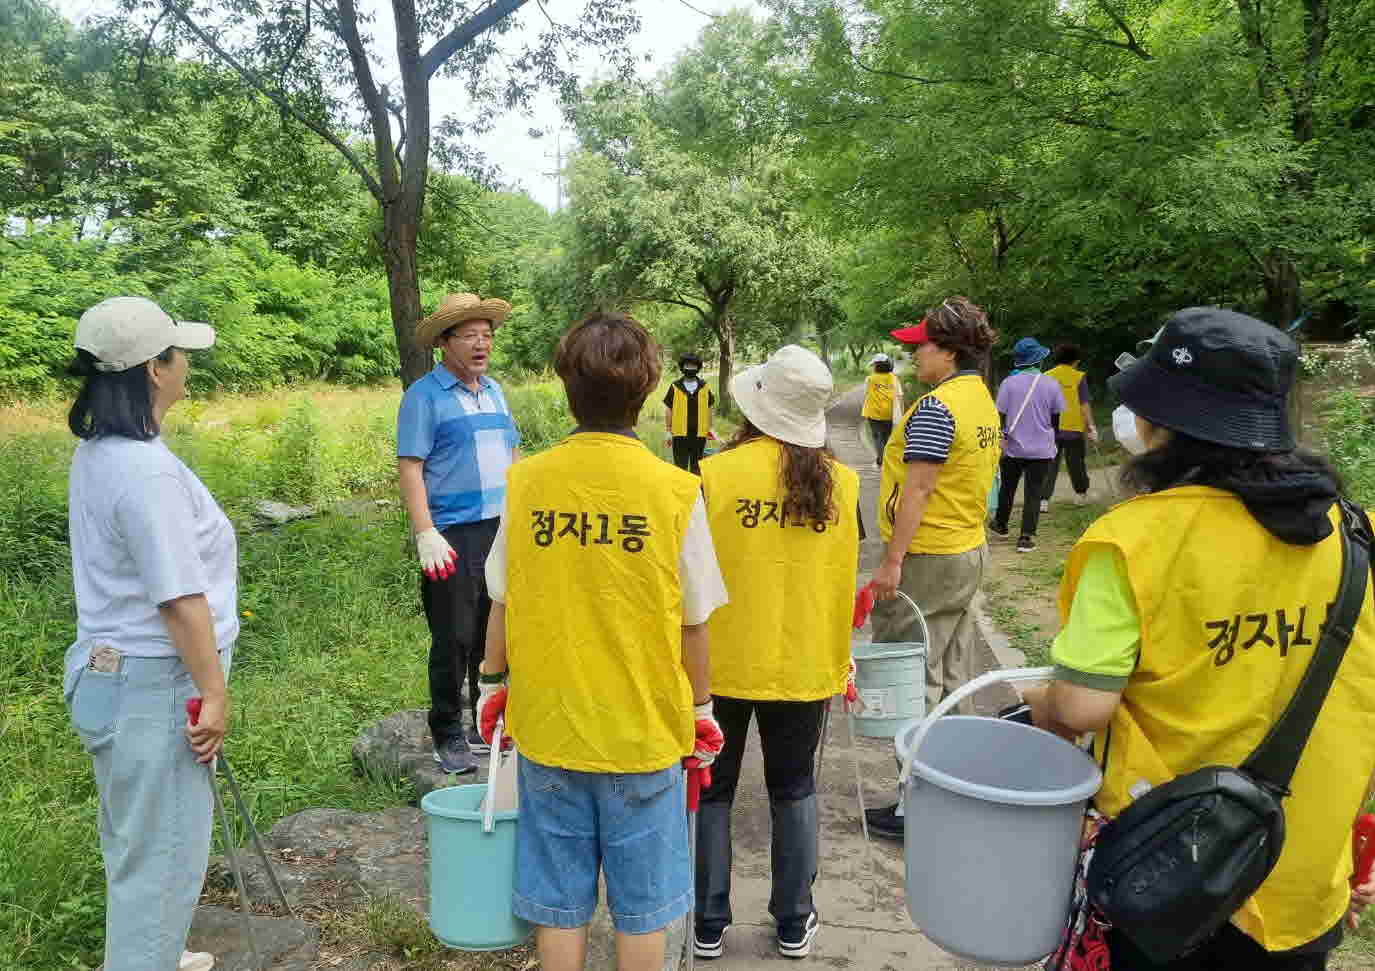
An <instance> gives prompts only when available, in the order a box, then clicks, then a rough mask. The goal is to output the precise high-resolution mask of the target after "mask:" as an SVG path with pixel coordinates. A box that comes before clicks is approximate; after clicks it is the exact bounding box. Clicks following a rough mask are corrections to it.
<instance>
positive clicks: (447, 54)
mask: <svg viewBox="0 0 1375 971" xmlns="http://www.w3.org/2000/svg"><path fill="white" fill-rule="evenodd" d="M527 2H528V0H493V2H492V3H491V4H489V5H488V6H486V7H484V8H483V9H482V10H480V11H478V13H476V14H475V15H473V16H472V17H470V18H468V20H467V21H465V22H464V23H461V24H459V25H458V26H457V27H455V28H454V29H453V30H451V31H449V32H448V33H447V34H445V35H444V36H443V37H441V38H440V39H439V40H437V41H435V44H434V46H433V47H431V48H430V49H429V50H428V51H426V52H425V56H424V57H422V58H421V59H420V73H421V76H422V77H424V78H425V79H426V80H429V79H430V78H432V77H434V75H435V72H436V71H438V70H439V69H440V68H441V67H443V66H444V62H445V61H447V60H448V59H449V58H451V57H453V56H454V54H456V53H458V51H460V50H462V49H463V48H464V47H467V46H468V45H469V44H471V43H472V42H473V40H474V39H475V38H476V37H477V36H478V35H479V34H481V33H482V32H483V31H485V30H487V29H488V28H491V27H494V26H496V25H497V24H498V23H500V22H501V21H502V20H504V19H505V18H506V17H509V16H510V15H511V14H513V13H515V12H516V11H517V10H519V9H520V8H521V7H523V6H525V4H526V3H527Z"/></svg>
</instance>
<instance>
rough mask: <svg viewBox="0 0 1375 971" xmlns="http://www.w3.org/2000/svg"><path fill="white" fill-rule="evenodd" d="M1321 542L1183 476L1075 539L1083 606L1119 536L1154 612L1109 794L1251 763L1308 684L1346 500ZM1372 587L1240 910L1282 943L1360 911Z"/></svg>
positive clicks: (1374, 741) (1371, 760)
mask: <svg viewBox="0 0 1375 971" xmlns="http://www.w3.org/2000/svg"><path fill="white" fill-rule="evenodd" d="M1331 518H1332V523H1333V527H1334V529H1333V534H1332V535H1331V536H1329V537H1328V538H1327V539H1326V540H1324V541H1323V542H1322V543H1320V544H1318V545H1317V546H1291V545H1289V544H1286V543H1283V542H1281V541H1280V540H1278V539H1276V538H1275V537H1274V536H1272V535H1271V534H1270V533H1268V532H1267V531H1266V530H1265V529H1264V528H1263V527H1261V526H1260V524H1259V523H1257V522H1256V521H1255V520H1254V519H1253V518H1252V517H1251V515H1250V514H1249V513H1248V512H1247V511H1246V508H1245V506H1244V505H1243V504H1242V502H1241V500H1240V499H1239V498H1238V497H1236V496H1235V495H1233V494H1232V493H1228V492H1224V491H1222V490H1219V489H1212V488H1207V487H1204V486H1183V487H1180V488H1175V489H1167V490H1165V491H1164V492H1160V493H1155V494H1153V495H1148V496H1141V497H1138V498H1134V499H1131V500H1129V501H1128V502H1125V503H1123V504H1121V505H1119V506H1117V507H1116V508H1114V509H1113V510H1111V511H1110V512H1108V513H1107V514H1106V515H1105V516H1103V517H1102V518H1101V519H1099V520H1098V521H1097V522H1096V523H1094V524H1093V525H1092V526H1091V527H1090V528H1089V530H1088V531H1087V532H1086V533H1085V534H1084V536H1083V537H1082V538H1081V539H1080V540H1079V542H1078V544H1077V545H1076V546H1075V547H1074V549H1073V550H1072V551H1071V553H1070V558H1069V561H1068V563H1067V564H1066V567H1065V575H1064V580H1063V582H1062V584H1061V588H1060V615H1061V618H1062V620H1063V619H1064V618H1066V617H1068V614H1069V605H1070V603H1071V602H1072V601H1073V598H1074V591H1075V588H1076V586H1077V584H1078V581H1079V576H1080V572H1081V570H1082V567H1083V562H1084V557H1085V555H1086V554H1087V553H1088V552H1089V551H1090V550H1092V549H1094V548H1103V547H1110V548H1115V549H1117V550H1119V551H1120V552H1121V553H1122V556H1123V559H1124V561H1125V563H1126V565H1127V575H1128V580H1129V582H1130V586H1131V590H1132V593H1133V595H1134V596H1135V598H1136V604H1137V610H1138V612H1139V614H1140V618H1141V645H1142V646H1141V653H1140V658H1139V661H1138V664H1137V668H1136V671H1135V672H1133V673H1132V675H1131V678H1130V680H1129V681H1128V682H1127V687H1126V689H1125V690H1124V691H1123V693H1122V704H1121V705H1120V706H1119V707H1118V709H1117V712H1116V714H1115V715H1114V716H1113V720H1112V723H1111V725H1110V726H1109V729H1108V731H1107V733H1100V734H1103V737H1102V738H1099V739H1098V740H1097V742H1096V743H1095V749H1096V754H1097V756H1098V758H1099V760H1100V761H1101V760H1102V758H1103V749H1104V747H1105V746H1106V749H1107V765H1106V767H1105V770H1104V774H1103V775H1104V777H1103V788H1102V790H1101V791H1100V792H1099V793H1098V796H1097V798H1096V803H1097V805H1098V808H1099V809H1100V810H1101V811H1102V812H1104V813H1106V814H1107V815H1109V816H1114V815H1116V814H1118V813H1120V812H1121V811H1122V810H1123V809H1124V808H1125V807H1126V806H1127V805H1128V804H1129V803H1130V802H1131V801H1132V799H1133V797H1134V793H1135V794H1137V795H1139V794H1140V792H1141V791H1144V787H1146V786H1155V785H1159V784H1160V783H1162V782H1166V781H1168V780H1170V779H1172V778H1174V777H1175V776H1177V775H1182V774H1184V773H1186V772H1191V771H1193V770H1194V769H1199V768H1202V767H1204V766H1205V765H1213V764H1223V765H1238V764H1240V763H1241V762H1242V761H1243V760H1245V758H1246V757H1247V756H1248V755H1250V754H1251V752H1252V751H1253V750H1254V749H1255V748H1256V746H1257V745H1259V744H1260V742H1261V740H1262V739H1263V738H1264V737H1265V733H1266V732H1267V731H1268V730H1269V728H1270V726H1271V725H1272V724H1274V722H1275V721H1277V720H1278V718H1279V716H1280V714H1281V713H1282V712H1283V710H1284V708H1285V706H1286V705H1287V704H1288V703H1289V700H1290V698H1292V697H1293V695H1294V692H1295V690H1297V688H1298V684H1299V680H1300V679H1301V678H1302V677H1303V673H1304V671H1305V670H1306V669H1307V665H1308V662H1309V660H1310V659H1311V658H1312V656H1313V651H1314V648H1315V647H1316V646H1317V642H1318V636H1319V627H1320V625H1321V624H1322V623H1323V621H1324V618H1325V617H1326V613H1327V609H1328V604H1329V602H1330V601H1331V600H1332V599H1333V598H1334V597H1335V596H1336V591H1337V582H1338V579H1339V577H1340V573H1341V545H1340V544H1341V538H1340V536H1339V535H1338V533H1337V529H1336V526H1337V512H1336V507H1335V506H1334V507H1333V512H1332V517H1331ZM1371 597H1372V592H1371V590H1370V589H1369V588H1367V590H1366V603H1365V608H1364V609H1363V611H1362V613H1361V617H1360V620H1359V622H1358V624H1357V629H1356V634H1355V636H1354V637H1353V638H1352V641H1351V645H1350V647H1349V648H1348V649H1347V652H1346V656H1345V658H1344V659H1343V661H1342V667H1341V670H1340V673H1339V674H1338V676H1337V680H1336V681H1335V682H1334V683H1333V685H1332V690H1331V692H1330V693H1329V694H1328V696H1327V701H1326V703H1325V704H1324V705H1323V709H1322V714H1321V715H1320V716H1319V718H1318V722H1317V725H1316V726H1315V727H1314V729H1313V734H1312V736H1311V737H1310V738H1309V740H1308V745H1307V747H1306V748H1305V749H1304V753H1303V758H1302V759H1301V760H1300V762H1299V766H1298V770H1297V771H1296V772H1295V774H1294V781H1293V784H1292V788H1293V793H1294V794H1293V795H1292V796H1290V797H1289V798H1288V799H1286V800H1285V801H1284V808H1285V829H1286V831H1287V836H1286V838H1285V843H1284V850H1283V852H1282V853H1281V855H1280V860H1279V863H1278V865H1277V866H1276V867H1275V869H1274V871H1273V872H1272V873H1271V874H1270V877H1269V878H1268V879H1267V880H1266V881H1265V883H1264V884H1263V885H1262V886H1261V888H1260V890H1259V891H1257V893H1256V895H1255V896H1254V897H1253V898H1252V899H1251V900H1250V901H1248V902H1247V904H1246V906H1245V907H1243V908H1242V909H1241V910H1240V911H1238V912H1237V914H1236V915H1235V916H1234V917H1233V918H1232V920H1233V922H1234V923H1235V924H1236V925H1237V926H1238V927H1240V928H1241V929H1242V930H1243V931H1245V932H1246V933H1247V934H1249V935H1250V936H1251V937H1252V938H1254V939H1255V940H1257V941H1258V942H1259V943H1260V944H1262V945H1263V946H1264V947H1265V948H1267V949H1268V950H1272V951H1279V950H1287V949H1289V948H1293V947H1298V946H1299V945H1301V944H1306V943H1308V942H1309V941H1311V940H1313V939H1314V938H1316V937H1318V936H1319V935H1321V934H1323V933H1324V932H1326V931H1328V930H1330V929H1331V928H1332V926H1333V925H1334V924H1336V923H1337V920H1338V918H1340V917H1341V915H1342V913H1343V912H1344V911H1345V910H1346V905H1347V899H1348V894H1349V889H1348V886H1347V877H1348V875H1349V874H1350V873H1351V869H1352V861H1351V824H1352V820H1353V819H1354V817H1355V815H1356V813H1357V811H1358V810H1359V808H1360V805H1361V801H1362V798H1363V795H1364V793H1365V790H1366V784H1367V782H1368V781H1369V779H1370V775H1371V770H1372V768H1375V612H1372V609H1371V603H1372V601H1371Z"/></svg>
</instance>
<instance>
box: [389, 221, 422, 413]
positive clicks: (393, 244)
mask: <svg viewBox="0 0 1375 971" xmlns="http://www.w3.org/2000/svg"><path fill="white" fill-rule="evenodd" d="M382 224H383V230H382V232H383V240H382V257H383V260H384V262H385V263H386V266H387V290H388V292H389V294H390V296H391V323H392V330H393V332H394V333H395V334H396V350H397V353H398V354H399V355H400V358H401V387H403V388H409V387H410V386H411V384H412V383H414V382H415V381H416V380H417V379H418V378H422V377H424V376H425V373H426V372H427V371H429V370H430V368H432V367H433V366H434V353H433V351H432V350H431V349H430V348H427V347H417V346H416V343H415V325H416V324H418V323H419V322H420V318H421V316H422V314H421V310H420V274H419V272H418V270H417V267H416V258H415V240H416V235H417V231H418V229H417V226H416V221H415V220H414V219H408V218H406V210H405V207H403V206H400V205H390V206H386V207H385V208H384V209H383V213H382Z"/></svg>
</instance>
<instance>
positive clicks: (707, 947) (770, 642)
mask: <svg viewBox="0 0 1375 971" xmlns="http://www.w3.org/2000/svg"><path fill="white" fill-rule="evenodd" d="M831 389H832V385H831V372H830V370H829V369H828V368H827V367H826V365H825V364H824V363H823V362H822V360H821V359H820V358H819V357H817V356H816V355H815V354H813V353H812V352H811V351H808V350H806V349H804V348H801V347H798V346H796V345H789V346H787V347H784V348H782V349H781V350H779V351H778V352H777V353H775V354H774V355H773V356H772V357H770V358H769V359H768V361H767V362H765V363H764V364H761V365H759V366H757V367H752V368H748V369H746V370H744V371H742V372H741V373H740V374H739V375H737V376H736V378H735V379H734V380H733V381H732V382H731V385H730V390H731V395H732V396H733V397H734V399H735V403H736V404H737V405H739V407H740V410H741V412H743V414H744V417H745V423H744V426H743V427H742V428H741V430H740V432H739V434H738V435H737V436H736V437H735V439H734V440H733V441H732V442H731V444H730V445H729V446H728V447H727V448H726V449H725V450H724V451H723V452H722V453H721V454H720V455H715V456H713V457H711V458H709V459H706V460H704V461H703V462H702V492H703V494H704V495H705V497H706V502H707V519H708V522H709V524H710V526H711V535H712V541H713V542H714V543H715V544H716V555H717V560H718V562H719V563H720V565H721V573H722V576H723V577H724V578H725V581H726V589H727V590H729V591H730V603H728V604H727V605H726V606H724V607H722V608H720V609H718V610H717V611H716V612H715V613H714V614H712V615H711V620H710V621H708V625H709V626H708V632H709V635H710V639H711V693H712V699H713V710H714V712H715V714H716V719H717V721H718V722H719V723H720V725H721V729H722V732H723V733H724V735H725V747H724V748H723V749H722V751H721V754H720V755H719V756H717V759H716V762H715V764H714V765H713V766H712V776H713V779H712V783H711V786H710V787H709V788H708V789H707V790H706V791H705V792H704V793H703V796H702V803H701V808H700V811H699V816H698V835H697V870H696V873H697V905H696V927H695V928H694V933H695V935H696V937H695V940H694V942H693V943H694V948H695V953H696V955H697V956H698V957H702V958H714V957H719V956H720V955H721V953H722V949H723V939H724V934H725V930H726V927H727V926H728V925H729V924H730V923H731V921H732V919H733V916H732V912H731V903H730V870H731V843H730V815H731V805H732V802H733V800H734V798H735V789H736V784H737V782H738V781H739V778H740V761H741V757H742V755H743V754H744V749H745V738H746V735H747V734H748V732H749V725H750V719H751V717H753V718H755V719H756V721H757V723H758V725H759V736H760V739H761V741H762V743H763V751H764V777H765V781H766V785H767V787H768V791H769V805H770V807H771V809H772V820H773V892H772V894H771V895H770V902H769V910H770V913H771V914H772V915H773V917H774V919H775V921H776V922H777V928H778V941H777V944H778V950H779V953H780V954H782V955H783V956H784V957H790V958H801V957H806V956H807V955H808V954H809V953H810V952H811V948H812V942H813V939H814V938H815V936H816V933H817V927H818V926H819V918H818V915H817V912H816V907H815V906H814V904H813V901H812V881H813V880H814V879H815V878H816V867H817V835H816V834H817V807H816V778H815V773H814V770H813V759H814V757H815V754H816V748H817V742H818V740H819V739H820V737H821V731H822V725H823V723H824V722H823V717H824V714H825V711H826V706H827V705H828V704H829V703H830V699H831V698H832V696H834V695H836V694H839V693H841V692H842V691H844V690H845V687H846V682H847V677H848V672H849V669H850V619H851V615H852V608H853V604H854V595H855V570H856V565H857V563H858V550H859V541H860V538H861V535H862V531H861V529H860V525H859V476H858V475H856V474H855V472H854V471H853V470H851V469H849V468H847V467H845V466H844V465H842V464H840V463H839V462H837V461H836V459H835V457H834V456H832V455H831V453H830V450H829V449H827V448H826V406H827V404H828V403H829V402H830V397H831ZM756 916H757V915H752V916H750V917H749V918H746V919H748V920H754V919H755V917H756Z"/></svg>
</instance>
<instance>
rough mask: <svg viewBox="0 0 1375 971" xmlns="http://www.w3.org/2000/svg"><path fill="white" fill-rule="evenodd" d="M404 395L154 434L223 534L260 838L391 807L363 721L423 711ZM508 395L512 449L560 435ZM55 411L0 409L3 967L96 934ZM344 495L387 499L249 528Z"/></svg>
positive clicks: (421, 937) (424, 644)
mask: <svg viewBox="0 0 1375 971" xmlns="http://www.w3.org/2000/svg"><path fill="white" fill-rule="evenodd" d="M663 393H664V389H663V388H660V389H659V390H658V391H657V392H656V393H655V395H653V396H651V399H650V403H649V404H648V405H647V407H646V409H645V413H644V416H643V418H642V420H641V422H640V424H639V431H640V434H641V437H642V438H643V439H644V440H645V442H646V444H647V445H649V447H650V448H652V449H653V450H654V451H655V452H656V453H657V454H659V455H660V456H664V455H665V454H666V451H667V450H666V448H665V446H664V442H663V406H662V404H660V403H659V400H660V399H662V397H663ZM399 396H400V392H399V389H397V388H396V387H394V386H390V387H380V388H371V389H359V390H341V389H338V388H333V387H325V386H312V387H306V388H302V389H297V390H294V391H281V392H275V393H272V394H268V395H262V396H224V397H217V398H210V399H203V400H195V401H188V402H184V403H183V404H181V405H179V406H178V407H177V408H176V409H174V410H173V411H172V413H171V414H170V415H169V417H168V421H167V423H166V428H165V430H164V431H165V437H166V438H167V440H168V443H169V445H170V446H171V447H172V448H173V450H174V451H176V452H177V454H179V455H180V456H181V457H182V458H183V459H184V460H185V461H186V462H187V464H188V465H190V467H191V468H192V469H193V470H194V471H196V473H197V474H199V475H200V476H201V478H202V479H203V480H204V481H205V483H206V485H207V486H208V487H209V488H210V490H211V492H212V493H213V494H214V495H215V496H216V497H217V498H218V499H219V501H220V503H221V504H222V505H223V506H224V508H225V510H226V512H228V513H229V515H230V517H231V518H232V519H233V520H234V521H235V524H236V526H237V527H238V529H239V542H240V572H239V576H240V594H239V597H240V604H239V606H240V609H241V611H242V612H243V617H242V618H241V620H242V623H243V632H242V634H241V636H240V638H239V641H238V643H237V645H236V652H235V658H234V669H233V673H232V677H231V685H230V690H231V700H232V705H233V715H232V724H231V733H230V735H229V738H228V740H227V744H226V750H227V751H228V752H229V754H230V755H231V757H232V758H233V761H234V768H235V772H236V774H237V775H238V776H239V778H240V779H241V780H242V784H243V786H244V794H245V797H246V799H247V800H248V802H249V805H250V809H251V810H252V812H253V815H254V818H255V820H256V821H257V822H258V824H259V826H260V828H267V827H269V826H271V825H272V824H273V823H274V822H275V821H276V820H278V819H280V818H281V817H283V816H285V815H288V814H290V813H293V812H297V811H299V810H302V809H306V808H309V807H314V806H332V807H338V808H344V809H352V810H360V811H363V810H373V809H380V808H383V807H386V806H393V805H398V804H401V803H403V802H405V801H406V795H405V794H404V793H402V792H401V791H399V790H397V789H396V788H395V787H393V786H392V785H390V784H387V783H385V782H382V781H379V780H373V779H367V778H361V777H359V776H357V775H356V774H355V773H354V770H353V767H352V765H351V762H350V749H351V746H352V744H353V741H354V738H355V737H356V735H357V733H358V731H359V730H360V729H361V727H362V726H363V725H365V724H366V723H368V722H370V721H373V720H375V719H377V718H380V717H382V716H384V715H387V714H389V713H391V712H395V711H398V710H401V709H404V708H417V707H424V706H425V705H426V704H427V699H428V694H427V688H426V684H427V681H426V673H425V670H426V668H425V659H426V652H427V650H428V644H429V635H428V632H427V629H426V626H425V621H424V618H423V616H422V615H421V613H420V607H419V597H418V595H417V591H416V585H417V582H418V580H417V576H418V574H417V571H416V568H415V564H414V558H413V554H412V552H411V549H410V544H409V530H408V525H407V523H406V521H405V517H404V514H403V513H402V512H401V509H400V505H399V503H397V502H396V501H395V500H396V494H395V493H396V489H395V430H394V423H395V415H396V406H397V403H398V400H399ZM508 397H509V398H510V402H511V406H512V410H513V411H514V412H515V415H516V419H517V422H518V424H519V425H520V427H521V430H522V434H523V435H524V438H525V444H524V448H525V450H526V451H527V452H528V451H533V450H538V449H540V448H545V447H548V446H549V445H550V444H553V443H554V442H555V441H557V440H558V439H560V438H562V437H563V436H564V435H565V434H567V432H568V431H570V430H571V429H572V427H573V422H572V419H571V417H570V416H569V414H568V411H567V407H566V404H565V402H564V399H563V394H562V388H561V386H560V385H559V384H558V383H557V382H549V381H542V382H537V383H533V384H528V385H524V386H521V387H512V388H509V389H508ZM63 419H64V415H63V411H62V406H61V405H60V404H59V403H54V402H45V403H38V404H36V405H33V406H28V407H15V406H10V407H8V408H6V409H4V410H3V411H0V699H3V704H2V705H0V778H3V779H4V785H3V786H0V819H3V820H4V825H3V826H0V968H3V969H10V968H31V969H35V971H37V969H42V971H49V969H54V968H81V967H90V966H93V965H95V964H97V963H98V962H99V959H100V948H101V942H102V939H103V921H104V877H103V874H102V870H101V862H100V850H99V840H98V837H97V832H96V815H97V796H96V792H95V786H94V782H93V780H92V777H91V769H90V761H89V759H88V758H87V757H86V755H85V753H84V752H83V751H82V750H81V747H80V744H79V743H78V741H77V738H76V736H75V734H74V733H73V732H72V730H71V728H70V726H69V723H68V718H67V712H66V707H65V705H64V704H63V700H62V694H61V681H62V656H63V652H64V651H65V650H66V648H67V646H68V645H69V644H70V643H71V641H72V640H73V638H74V636H75V606H74V603H73V598H72V588H71V571H70V562H69V555H70V554H69V552H68V548H67V539H66V502H67V497H66V478H67V466H68V463H69V461H70V457H71V451H72V448H73V447H74V444H75V441H74V439H73V438H72V437H71V435H70V434H69V433H68V432H67V431H66V428H65V425H64V423H63ZM729 430H730V429H729V428H728V427H724V428H722V429H721V432H722V433H725V432H728V431H729ZM359 494H361V495H365V496H376V497H385V498H388V499H391V500H393V502H392V504H391V505H389V506H383V507H377V508H376V509H375V510H374V511H373V512H370V513H368V514H367V515H365V516H361V517H359V516H344V515H336V514H332V513H325V514H322V515H321V516H319V517H317V518H315V519H310V520H305V521H301V522H298V523H294V524H292V525H289V526H285V527H281V528H278V529H274V530H257V529H255V528H254V524H253V522H252V516H251V510H252V505H253V503H254V501H255V500H258V499H263V498H270V499H279V500H282V501H286V502H293V503H320V502H324V501H327V500H332V499H338V498H342V497H345V496H349V495H359ZM394 909H395V908H390V907H388V906H386V905H385V904H384V903H383V904H379V905H378V907H377V908H375V909H374V911H372V912H371V916H370V917H369V921H370V922H372V923H373V924H375V926H373V927H372V929H373V930H375V931H376V932H377V934H376V936H378V937H379V938H384V939H390V940H391V941H392V944H391V945H389V946H386V947H383V948H382V950H385V951H388V952H389V953H392V954H393V955H395V956H397V957H399V958H403V957H404V955H405V953H406V952H407V951H410V952H411V954H412V955H413V956H414V957H415V958H416V960H417V961H418V962H420V963H419V964H417V966H421V965H428V964H431V963H434V962H436V961H438V960H439V958H438V957H437V956H436V954H435V953H434V952H432V951H431V950H430V945H429V944H428V943H426V936H427V935H428V931H426V930H424V928H423V925H420V929H419V930H417V929H416V928H415V927H413V926H411V925H410V924H406V922H405V921H402V920H400V918H398V917H397V915H396V914H395V913H394V912H393V911H394ZM401 925H405V926H401ZM387 927H391V930H387ZM422 931H423V934H422V933H421V932H422ZM431 940H432V939H431ZM376 943H382V941H381V940H379V941H377V942H376ZM435 966H440V965H438V964H436V965H435Z"/></svg>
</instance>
